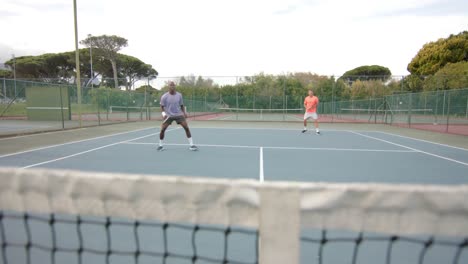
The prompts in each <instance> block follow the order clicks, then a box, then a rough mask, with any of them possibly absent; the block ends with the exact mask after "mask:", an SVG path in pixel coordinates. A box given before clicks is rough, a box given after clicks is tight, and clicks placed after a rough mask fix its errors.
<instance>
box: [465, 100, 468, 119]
mask: <svg viewBox="0 0 468 264" xmlns="http://www.w3.org/2000/svg"><path fill="white" fill-rule="evenodd" d="M465 118H466V119H468V96H466V111H465Z"/></svg>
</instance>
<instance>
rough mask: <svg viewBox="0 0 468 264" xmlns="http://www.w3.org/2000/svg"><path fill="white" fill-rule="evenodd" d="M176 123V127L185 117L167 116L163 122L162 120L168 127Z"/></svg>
mask: <svg viewBox="0 0 468 264" xmlns="http://www.w3.org/2000/svg"><path fill="white" fill-rule="evenodd" d="M174 121H176V123H177V124H178V125H180V123H182V122H184V121H185V117H184V116H168V117H167V118H166V119H165V120H164V124H168V125H171V124H172V122H174Z"/></svg>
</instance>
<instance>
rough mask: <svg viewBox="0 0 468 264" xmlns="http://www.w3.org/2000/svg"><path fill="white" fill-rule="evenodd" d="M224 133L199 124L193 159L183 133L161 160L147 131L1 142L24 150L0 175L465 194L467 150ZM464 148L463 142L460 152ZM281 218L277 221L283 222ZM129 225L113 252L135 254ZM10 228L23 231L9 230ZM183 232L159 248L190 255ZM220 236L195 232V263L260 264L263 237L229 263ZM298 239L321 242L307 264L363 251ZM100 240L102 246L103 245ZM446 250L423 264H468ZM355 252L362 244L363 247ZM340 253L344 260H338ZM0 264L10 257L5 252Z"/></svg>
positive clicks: (231, 129)
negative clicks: (372, 186)
mask: <svg viewBox="0 0 468 264" xmlns="http://www.w3.org/2000/svg"><path fill="white" fill-rule="evenodd" d="M230 118H232V117H230ZM226 124H227V125H223V124H222V123H218V124H216V126H213V124H212V123H209V122H207V123H203V122H200V123H194V124H193V125H192V134H193V138H194V141H195V144H196V145H197V146H198V147H199V148H200V150H199V151H197V152H192V151H189V150H188V145H187V140H186V138H185V133H184V131H183V130H182V129H181V128H179V127H177V126H171V127H170V129H169V130H168V131H167V133H166V140H165V145H166V150H165V151H162V152H157V151H156V146H157V145H156V143H157V142H158V135H159V128H158V127H157V126H149V125H148V123H146V125H145V127H143V128H139V129H135V130H131V131H124V132H118V133H111V134H107V133H103V134H99V135H98V136H96V137H92V136H90V135H87V136H85V137H82V138H79V137H78V138H76V139H73V140H72V139H69V140H68V141H67V140H65V141H62V142H61V143H58V144H57V143H56V144H53V143H52V142H53V140H52V141H51V142H50V143H48V142H47V141H44V143H43V144H42V145H37V142H38V141H41V138H42V137H49V138H51V137H56V138H60V137H62V134H61V133H62V132H56V133H57V134H56V135H57V136H54V134H52V135H51V134H45V135H43V136H41V135H32V136H25V137H19V138H11V139H8V138H7V139H3V140H2V141H3V142H2V143H9V144H10V145H11V144H13V142H14V145H16V144H17V145H18V146H22V148H21V147H19V149H18V150H17V151H14V150H13V149H10V150H9V151H8V153H5V152H3V153H2V155H0V166H1V167H19V168H25V169H29V168H47V169H61V170H79V171H84V172H86V171H89V172H104V173H130V174H143V175H153V174H157V175H168V176H186V177H203V178H213V179H247V180H251V181H258V182H259V183H268V182H305V183H317V182H324V183H339V184H343V183H381V184H397V185H399V184H417V185H419V186H420V185H440V186H446V185H450V186H457V185H463V184H468V173H467V171H468V150H467V149H465V148H464V147H459V146H451V145H446V144H441V143H436V142H431V141H427V140H422V139H418V138H412V137H407V136H404V135H399V134H395V133H393V132H388V131H385V129H382V128H383V126H380V125H376V126H366V127H351V126H332V125H328V126H326V127H325V128H323V129H322V134H321V135H315V133H312V132H308V133H304V134H303V133H301V132H300V130H301V127H300V126H298V125H297V124H284V123H283V124H281V125H278V126H275V124H274V123H273V124H272V123H269V124H263V125H258V124H256V125H252V124H249V123H243V124H239V123H236V124H235V125H229V124H228V123H226ZM127 126H129V124H127ZM92 129H96V130H97V129H102V128H92ZM82 132H83V131H82ZM63 133H67V137H69V136H70V134H73V132H69V131H68V132H63ZM8 141H10V142H8ZM462 141H463V138H462ZM31 142H34V143H36V146H34V147H25V145H24V144H30V143H31ZM465 143H466V142H465ZM463 144H464V143H463V142H462V144H461V145H463ZM148 177H151V176H148ZM277 213H278V214H281V213H282V212H277ZM65 218H66V217H65ZM91 219H94V218H91ZM93 221H94V220H90V222H91V224H89V223H88V226H87V227H86V228H85V229H86V230H84V231H83V233H84V235H82V236H85V238H83V239H88V240H90V241H91V242H89V243H90V244H89V245H87V247H88V246H89V247H91V246H95V247H98V248H99V247H101V246H102V245H100V244H106V243H107V242H106V239H105V238H106V232H105V229H100V228H98V227H95V226H94V225H93V224H92V223H93ZM95 221H97V222H99V223H100V224H102V225H105V221H104V220H102V219H101V220H99V219H98V220H95ZM103 221H104V222H103ZM47 222H50V220H47V219H46V220H37V221H36V222H35V223H33V224H32V225H31V226H32V227H31V228H32V230H36V231H34V232H37V233H35V234H34V235H35V236H36V235H37V236H38V237H41V236H46V237H47V235H46V234H45V233H47V232H45V231H44V230H42V231H41V226H42V229H44V227H45V226H46V223H47ZM103 223H104V224H103ZM4 225H6V224H4ZM126 225H127V222H125V221H124V223H123V224H122V223H118V224H117V225H114V226H116V227H114V228H115V230H113V231H114V233H115V236H114V235H113V237H112V243H113V246H115V245H117V246H115V247H116V248H125V247H126V246H129V244H131V245H130V246H129V247H130V248H131V249H132V248H133V247H134V245H133V244H132V243H133V242H132V243H131V242H128V241H127V240H128V237H133V233H132V230H133V229H132V228H130V227H127V226H126ZM9 227H11V228H13V229H14V228H17V229H21V230H23V229H24V228H23V227H21V226H20V225H18V224H17V225H16V226H15V224H13V223H12V224H11V225H10V226H9ZM151 227H154V226H151V225H149V226H145V227H144V228H141V227H140V229H138V231H135V232H142V234H141V236H146V237H145V238H144V239H143V240H144V241H146V242H145V243H144V244H146V243H147V244H148V245H149V244H155V243H156V244H158V241H155V240H154V238H153V237H152V236H151V235H150V234H153V233H154V232H156V233H157V232H161V231H154V229H151ZM5 228H6V227H5ZM62 228H63V229H64V230H65V231H64V232H65V233H67V232H68V233H70V234H71V233H73V232H72V231H70V230H71V229H72V228H71V227H67V226H66V224H64V225H63V226H62ZM67 228H68V229H67ZM145 228H146V229H145ZM158 228H159V227H158ZM45 229H47V228H45ZM185 229H187V228H186V227H184V226H182V227H180V228H176V230H174V231H171V232H169V233H168V234H166V236H167V237H165V239H164V241H166V238H167V240H168V241H176V242H172V243H171V242H167V241H166V242H162V241H159V242H160V243H159V244H161V243H162V244H165V250H169V251H171V252H173V254H172V255H173V256H177V254H180V255H184V254H186V253H187V251H188V252H191V250H192V248H193V247H192V244H191V243H192V242H191V241H192V240H193V233H192V232H193V230H192V231H187V230H185ZM67 230H68V231H67ZM103 230H104V231H103ZM145 230H146V231H145ZM158 230H159V229H158ZM62 231H63V230H62ZM197 231H198V229H197ZM24 232H25V231H23V232H18V233H17V234H16V235H15V234H9V235H10V236H12V237H15V238H14V239H16V241H17V243H19V244H21V242H18V241H21V239H23V238H18V237H22V236H26V237H27V236H28V235H25V234H27V233H28V232H26V233H25V234H23V233H24ZM34 232H33V233H34ZM41 232H43V233H41ZM151 232H153V233H151ZM223 232H224V233H225V229H222V228H220V229H219V230H211V229H208V230H201V231H200V232H199V233H201V234H200V236H198V237H197V238H196V239H195V240H197V241H198V242H200V243H201V244H202V246H201V247H200V248H198V255H203V254H205V255H207V256H208V257H207V258H208V259H207V260H203V259H200V258H198V259H197V260H196V263H214V262H210V258H211V259H223V258H224V260H225V259H226V254H227V255H229V256H228V257H230V259H233V260H231V262H229V263H257V261H256V260H255V258H256V255H257V254H258V252H256V251H257V250H258V249H256V246H255V244H256V243H257V239H258V237H257V236H256V232H255V231H246V232H247V233H242V232H241V233H239V234H237V235H235V236H234V238H230V239H231V240H230V245H231V247H233V248H234V249H232V251H230V252H229V253H226V251H225V250H223V246H222V245H223V236H222V234H223ZM243 232H244V231H243ZM249 232H250V233H249ZM219 233H221V235H220V234H219ZM301 233H302V234H303V235H304V236H307V237H318V238H317V241H318V242H317V243H315V242H313V243H312V245H310V243H307V241H309V240H310V239H309V240H308V239H303V241H302V242H303V243H302V244H303V247H302V250H301V263H343V261H348V262H349V259H350V258H352V255H353V250H354V248H355V247H356V246H355V245H356V243H357V242H356V241H359V239H358V240H356V239H355V238H354V239H352V240H351V237H352V236H357V235H356V234H357V233H346V232H344V231H335V233H333V232H332V233H328V234H327V236H328V239H331V240H333V239H332V238H333V236H339V237H342V236H345V237H349V238H350V241H351V242H350V243H346V241H347V240H346V239H345V240H343V241H341V240H340V239H338V243H336V244H335V245H330V243H329V247H328V248H326V249H322V246H323V245H324V243H323V238H324V237H323V236H324V233H323V232H322V231H321V230H317V229H313V230H310V229H307V230H306V229H304V228H303V229H302V231H301ZM252 234H253V235H252ZM99 235H102V237H104V238H101V239H99V238H97V237H99ZM72 236H76V235H72ZM370 236H371V237H378V235H373V234H371V235H370ZM465 237H466V236H465ZM361 238H362V237H361ZM171 239H172V240H171ZM224 239H225V238H224ZM426 239H427V238H426ZM46 240H48V239H46ZM312 240H313V239H312ZM321 240H322V241H321ZM371 240H372V239H371ZM388 240H391V238H389V237H387V238H386V240H382V241H380V242H379V240H378V239H376V242H375V243H370V244H367V245H364V246H363V247H362V248H361V251H360V255H359V259H358V260H359V261H358V262H356V263H388V262H386V260H387V261H388V257H387V259H385V257H382V256H385V254H387V253H388V245H387V243H385V241H388ZM449 240H450V241H452V242H453V241H455V242H453V243H455V244H456V245H459V246H456V247H454V248H450V247H447V245H442V246H435V247H433V248H432V250H434V251H435V253H432V254H428V255H426V256H425V262H424V263H448V262H444V261H449V260H450V261H451V259H452V258H453V255H455V254H456V251H457V250H459V251H460V253H459V259H460V261H459V262H458V263H467V261H468V249H466V245H464V244H463V243H462V242H463V240H460V239H455V238H453V239H452V238H450V239H449ZM2 241H5V235H3V238H2ZM320 241H321V242H320ZM340 241H341V242H340ZM421 241H423V242H420V243H419V242H418V243H414V242H411V241H409V242H408V241H403V242H400V244H397V245H396V246H395V247H394V251H393V252H394V254H395V256H394V259H393V260H392V261H394V262H392V263H414V262H415V261H417V259H418V257H419V255H420V251H421V250H422V249H421V248H425V247H424V245H425V244H427V241H431V243H432V242H434V241H433V240H431V239H429V240H421ZM460 241H462V242H460ZM309 242H310V241H309ZM45 243H46V244H47V243H51V242H45ZM87 243H88V242H87ZM168 243H169V245H168ZM359 243H361V242H360V241H359V242H358V244H359ZM460 243H461V244H460ZM464 243H466V240H465V242H464ZM72 244H73V243H72ZM435 244H437V243H435ZM460 245H461V246H460ZM30 246H31V245H29V247H30ZM71 247H73V246H71ZM148 247H149V246H148ZM168 248H169V249H168ZM337 250H339V252H341V253H340V254H336V252H337ZM117 251H118V250H117ZM124 251H125V250H124ZM317 251H320V252H321V253H320V256H321V257H317V256H318V254H317ZM21 252H22V249H21V250H20V249H17V250H11V251H10V252H9V253H8V258H9V260H10V261H11V260H15V261H14V262H13V263H23V262H26V259H27V257H25V256H24V253H21ZM174 252H176V253H174ZM334 252H335V253H334ZM31 254H32V256H34V258H33V257H31V258H33V259H36V260H37V261H39V262H34V260H33V261H32V262H31V263H40V260H44V259H48V258H49V256H48V255H47V254H44V253H43V252H41V251H40V250H36V251H34V252H32V253H31ZM67 254H68V253H67ZM67 254H65V253H64V254H62V255H60V256H56V257H55V259H57V263H62V262H60V259H62V260H64V259H66V258H68V257H70V255H67ZM132 254H133V253H132ZM187 254H188V255H189V256H192V257H187V258H188V259H180V258H177V257H175V258H173V259H171V256H162V257H161V256H157V257H160V258H163V259H164V261H167V262H156V263H195V262H193V253H187ZM191 254H192V255H191ZM223 254H224V256H223ZM3 255H4V256H5V249H4V250H3ZM322 256H323V259H322ZM105 257H106V256H104V257H103V256H100V255H99V254H97V255H96V254H95V255H93V254H89V255H87V256H84V260H83V261H84V263H91V262H93V263H98V262H99V261H100V260H101V259H105ZM126 257H127V258H125V257H124V258H121V259H118V258H115V259H114V262H113V261H111V263H127V262H128V261H129V258H130V259H132V258H133V257H134V256H133V255H132V256H131V257H129V256H126ZM153 257H155V256H149V257H148V258H145V259H141V260H140V261H141V263H149V262H150V260H151V259H152V258H153ZM5 260H6V258H5V257H4V258H3V261H4V262H5ZM86 260H88V261H89V262H88V261H86ZM146 261H148V262H146ZM204 261H206V262H204ZM76 262H78V261H76ZM76 262H73V261H72V262H69V263H76ZM8 263H10V262H8ZM220 263H222V262H220Z"/></svg>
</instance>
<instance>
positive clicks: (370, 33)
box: [0, 0, 468, 77]
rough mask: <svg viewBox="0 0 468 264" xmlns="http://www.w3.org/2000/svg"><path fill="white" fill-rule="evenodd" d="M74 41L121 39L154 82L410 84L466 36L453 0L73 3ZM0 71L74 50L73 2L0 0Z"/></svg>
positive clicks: (459, 5) (467, 14) (466, 16)
mask: <svg viewBox="0 0 468 264" xmlns="http://www.w3.org/2000/svg"><path fill="white" fill-rule="evenodd" d="M77 6H78V9H77V10H78V35H79V40H82V39H85V38H86V36H87V35H88V34H92V35H102V34H107V35H118V36H121V37H124V38H126V39H128V44H129V45H128V47H126V48H124V49H122V51H121V52H122V53H124V54H128V55H131V56H135V57H137V58H139V59H141V60H142V61H144V62H145V63H148V64H151V65H153V67H154V68H155V69H156V70H157V71H158V72H159V76H165V77H172V76H187V75H197V76H198V75H202V76H248V75H254V74H258V73H261V72H263V73H266V74H282V73H290V72H312V73H317V74H320V75H335V76H339V75H341V74H343V73H344V72H346V71H347V70H350V69H353V68H355V67H358V66H362V65H373V64H378V65H382V66H385V67H388V68H389V69H390V70H391V72H392V74H394V75H407V74H408V72H407V69H406V68H407V65H408V63H409V62H410V61H411V59H412V58H413V57H414V56H415V55H416V53H417V52H418V50H419V49H421V48H422V46H423V45H424V44H425V43H428V42H430V41H436V40H437V39H439V38H445V37H448V36H449V35H450V34H458V33H460V32H461V31H463V30H468V1H460V0H392V1H389V0H352V1H348V0H282V1H280V0H196V1H195V0H171V1H167V0H165V1H162V0H131V1H128V0H127V1H120V0H77ZM0 25H2V32H1V37H0V63H1V62H3V61H6V60H8V59H10V58H11V56H12V54H15V55H16V56H22V55H39V54H42V53H56V52H64V51H71V50H74V48H75V38H74V26H73V1H72V0H68V1H66V0H41V1H37V0H0Z"/></svg>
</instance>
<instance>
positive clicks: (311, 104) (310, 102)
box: [304, 95, 319, 113]
mask: <svg viewBox="0 0 468 264" xmlns="http://www.w3.org/2000/svg"><path fill="white" fill-rule="evenodd" d="M318 103H319V99H318V97H317V96H315V95H314V96H312V97H310V96H307V97H306V98H305V99H304V106H305V108H306V112H307V113H316V112H317V105H318Z"/></svg>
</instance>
